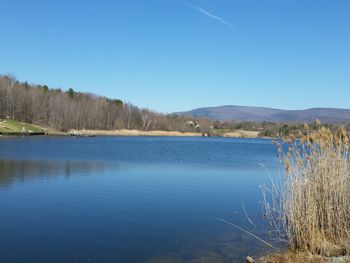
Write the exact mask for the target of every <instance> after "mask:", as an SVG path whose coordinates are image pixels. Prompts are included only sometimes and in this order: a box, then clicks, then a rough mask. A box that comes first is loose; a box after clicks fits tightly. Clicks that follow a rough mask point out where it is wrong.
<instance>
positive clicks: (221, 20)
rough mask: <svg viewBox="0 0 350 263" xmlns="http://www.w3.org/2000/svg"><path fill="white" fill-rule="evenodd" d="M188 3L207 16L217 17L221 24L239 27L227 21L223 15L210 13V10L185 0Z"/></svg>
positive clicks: (234, 27)
mask: <svg viewBox="0 0 350 263" xmlns="http://www.w3.org/2000/svg"><path fill="white" fill-rule="evenodd" d="M185 3H186V5H188V6H190V7H192V8H194V9H195V10H197V11H198V12H200V13H201V14H203V15H205V16H207V17H210V18H212V19H215V20H216V21H219V22H220V23H221V24H224V25H226V26H228V27H230V28H233V29H238V28H237V27H236V26H234V25H232V24H231V23H229V22H227V21H226V20H224V19H223V18H222V17H220V16H217V15H214V14H212V13H210V12H209V11H207V10H205V9H203V8H201V7H199V6H196V5H194V4H191V3H188V2H185Z"/></svg>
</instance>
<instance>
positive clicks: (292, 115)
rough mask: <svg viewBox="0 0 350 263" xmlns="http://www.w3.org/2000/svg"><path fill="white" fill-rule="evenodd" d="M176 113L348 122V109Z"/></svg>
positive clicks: (215, 109)
mask: <svg viewBox="0 0 350 263" xmlns="http://www.w3.org/2000/svg"><path fill="white" fill-rule="evenodd" d="M174 114H177V115H187V116H192V117H206V118H208V119H211V120H219V121H225V120H234V121H257V122H262V121H271V122H312V121H314V120H315V119H319V120H320V121H322V122H329V123H343V122H350V109H336V108H311V109H306V110H281V109H272V108H264V107H248V106H232V105H227V106H218V107H207V108H198V109H193V110H190V111H184V112H176V113H174Z"/></svg>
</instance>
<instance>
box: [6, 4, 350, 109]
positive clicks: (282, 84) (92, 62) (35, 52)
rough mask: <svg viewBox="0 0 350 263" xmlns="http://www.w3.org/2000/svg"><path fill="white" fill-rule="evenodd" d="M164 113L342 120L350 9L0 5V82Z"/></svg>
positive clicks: (349, 66)
mask: <svg viewBox="0 0 350 263" xmlns="http://www.w3.org/2000/svg"><path fill="white" fill-rule="evenodd" d="M5 73H11V74H13V75H14V76H16V77H17V78H18V79H19V80H22V81H25V80H27V81H28V82H30V83H36V84H47V85H48V86H50V87H54V88H63V89H67V88H74V89H75V90H78V91H86V92H92V93H95V94H99V95H103V96H108V97H112V98H120V99H122V100H124V101H128V102H132V103H134V104H136V105H138V106H141V107H148V108H151V109H154V110H158V111H162V112H173V111H182V110H188V109H192V108H196V107H202V106H217V105H228V104H229V105H248V106H266V107H275V108H284V109H303V108H309V107H345V108H350V1H348V0H344V1H337V0H334V1H333V0H332V1H330V0H327V1H324V0H314V1H311V0H299V1H298V0H266V1H265V0H255V1H251V0H187V1H181V0H115V1H102V0H99V1H97V0H96V1H88V0H84V1H77V0H74V1H73V0H57V1H50V0H46V1H44V0H43V1H38V0H30V1H28V0H23V1H18V0H0V74H5Z"/></svg>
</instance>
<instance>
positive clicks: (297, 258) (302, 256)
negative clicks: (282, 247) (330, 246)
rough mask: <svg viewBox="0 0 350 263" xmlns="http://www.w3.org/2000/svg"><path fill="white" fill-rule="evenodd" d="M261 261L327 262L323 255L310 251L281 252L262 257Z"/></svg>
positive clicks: (278, 262)
mask: <svg viewBox="0 0 350 263" xmlns="http://www.w3.org/2000/svg"><path fill="white" fill-rule="evenodd" d="M258 262H259V263H297V262H300V263H301V262H302V263H327V261H326V260H325V259H324V258H322V257H321V256H315V255H312V254H308V253H294V252H281V253H276V254H272V255H268V256H265V257H263V258H261V259H260V260H259V261H258Z"/></svg>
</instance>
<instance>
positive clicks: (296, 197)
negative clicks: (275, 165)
mask: <svg viewBox="0 0 350 263" xmlns="http://www.w3.org/2000/svg"><path fill="white" fill-rule="evenodd" d="M316 125H317V126H318V129H317V130H316V131H313V132H308V127H307V126H305V130H304V131H303V136H302V137H301V139H300V140H295V138H294V137H289V138H287V139H286V140H285V141H284V142H283V143H280V142H276V144H277V145H278V153H279V157H280V160H281V163H282V167H283V169H282V176H281V177H280V178H279V180H276V179H272V178H271V180H272V181H271V182H272V184H271V186H270V187H263V196H264V200H263V207H264V216H265V217H266V218H267V219H268V221H269V224H270V234H271V236H274V237H276V238H277V239H279V240H282V241H285V242H287V244H288V248H289V249H291V250H294V251H307V252H310V253H312V254H314V255H315V254H317V255H321V256H339V255H344V254H347V253H349V252H350V247H349V245H350V242H349V241H350V160H349V137H348V135H347V132H346V130H345V129H344V128H339V129H338V130H337V131H335V132H331V131H330V130H329V129H328V128H326V127H322V125H321V123H319V122H317V123H316Z"/></svg>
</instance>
